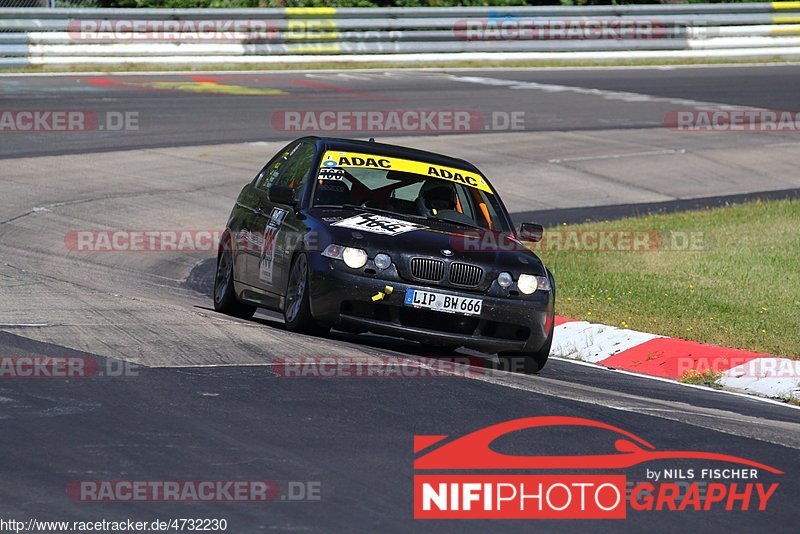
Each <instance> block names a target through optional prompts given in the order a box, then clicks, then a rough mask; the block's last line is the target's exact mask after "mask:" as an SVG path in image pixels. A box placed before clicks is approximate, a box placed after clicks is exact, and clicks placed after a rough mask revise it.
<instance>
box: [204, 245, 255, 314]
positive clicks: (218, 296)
mask: <svg viewBox="0 0 800 534" xmlns="http://www.w3.org/2000/svg"><path fill="white" fill-rule="evenodd" d="M233 283H234V282H233V254H232V253H231V238H230V236H226V237H225V239H224V240H223V242H222V243H220V246H219V250H218V251H217V269H216V271H215V274H214V309H215V310H217V311H218V312H220V313H224V314H226V315H232V316H233V317H238V318H240V319H249V318H251V317H252V316H253V314H254V313H256V306H250V305H249V304H244V303H243V302H239V299H238V298H237V297H236V289H235V288H234V287H233Z"/></svg>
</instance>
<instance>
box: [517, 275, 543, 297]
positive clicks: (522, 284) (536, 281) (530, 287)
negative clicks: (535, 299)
mask: <svg viewBox="0 0 800 534" xmlns="http://www.w3.org/2000/svg"><path fill="white" fill-rule="evenodd" d="M517 287H519V290H520V291H522V292H523V293H525V294H526V295H530V294H531V293H533V292H534V291H536V290H537V289H540V290H542V291H550V279H549V278H547V277H546V276H533V275H531V274H521V275H519V280H517Z"/></svg>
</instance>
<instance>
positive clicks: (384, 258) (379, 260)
mask: <svg viewBox="0 0 800 534" xmlns="http://www.w3.org/2000/svg"><path fill="white" fill-rule="evenodd" d="M391 264H392V257H391V256H389V255H388V254H383V253H381V254H376V255H375V267H377V268H378V269H380V270H384V269H388V268H389V266H390V265H391Z"/></svg>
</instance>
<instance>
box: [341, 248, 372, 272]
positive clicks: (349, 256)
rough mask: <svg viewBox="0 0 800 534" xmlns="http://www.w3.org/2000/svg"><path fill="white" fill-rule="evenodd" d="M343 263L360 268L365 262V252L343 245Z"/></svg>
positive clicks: (353, 267) (352, 267)
mask: <svg viewBox="0 0 800 534" xmlns="http://www.w3.org/2000/svg"><path fill="white" fill-rule="evenodd" d="M342 259H343V260H344V263H345V265H347V266H348V267H350V268H351V269H360V268H362V267H363V266H365V265H366V264H367V253H366V252H364V251H363V250H361V249H360V248H353V247H345V248H344V250H343V251H342Z"/></svg>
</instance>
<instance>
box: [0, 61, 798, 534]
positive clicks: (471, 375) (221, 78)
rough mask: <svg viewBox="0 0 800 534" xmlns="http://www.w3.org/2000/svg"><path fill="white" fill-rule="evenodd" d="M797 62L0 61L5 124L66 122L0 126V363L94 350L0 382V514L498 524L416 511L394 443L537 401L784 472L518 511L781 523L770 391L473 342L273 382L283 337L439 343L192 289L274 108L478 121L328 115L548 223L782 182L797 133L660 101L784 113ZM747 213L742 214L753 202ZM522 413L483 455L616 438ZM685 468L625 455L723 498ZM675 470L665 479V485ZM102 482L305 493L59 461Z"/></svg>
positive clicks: (252, 526)
mask: <svg viewBox="0 0 800 534" xmlns="http://www.w3.org/2000/svg"><path fill="white" fill-rule="evenodd" d="M798 82H800V71H798V68H797V67H796V66H794V65H770V66H737V67H708V68H704V67H693V68H619V69H565V70H557V69H553V70H535V69H522V70H513V69H509V70H475V71H436V70H425V71H414V70H408V71H404V70H396V71H386V72H384V71H347V72H336V71H322V72H320V71H314V72H303V71H296V72H282V73H275V72H270V73H260V72H248V73H224V74H223V73H203V74H196V73H193V74H178V73H172V74H141V73H137V74H129V75H104V74H100V73H94V74H70V75H62V76H48V75H44V76H2V77H0V100H2V103H0V109H2V110H13V111H15V112H16V115H14V117H15V119H14V120H13V121H12V125H16V124H19V123H18V121H17V118H18V117H19V112H36V111H41V112H44V111H47V110H50V111H53V110H62V111H70V110H71V111H76V112H80V113H82V115H77V116H74V117H73V119H74V120H83V121H84V125H87V124H88V125H89V126H91V127H84V128H82V129H74V130H66V131H53V130H52V129H50V130H44V129H39V130H36V129H33V130H32V129H28V130H24V129H19V128H17V129H13V128H9V127H6V128H5V129H4V130H3V131H1V132H0V139H1V140H2V142H0V157H2V158H3V159H2V163H0V187H2V189H1V190H0V191H2V193H3V194H2V195H0V257H2V261H0V281H1V282H2V283H1V284H0V298H1V301H2V303H3V306H2V308H1V309H0V357H2V358H5V359H8V358H16V357H20V356H26V357H32V356H39V357H51V358H58V357H68V358H79V360H76V361H79V362H84V364H85V363H86V362H91V365H90V367H91V369H93V370H94V371H93V372H92V373H91V376H89V377H85V376H72V377H68V378H63V377H61V378H47V379H46V378H38V379H26V378H24V377H21V376H18V377H15V378H8V377H4V378H0V432H2V435H3V437H4V439H3V456H4V457H5V458H6V462H4V468H3V475H4V477H5V480H7V481H9V483H8V484H5V485H4V486H3V488H2V489H0V519H2V518H9V519H10V518H16V519H20V520H28V519H30V518H37V519H53V520H57V519H69V520H75V521H78V520H99V519H108V520H111V519H120V520H121V519H125V518H132V519H140V520H142V521H153V520H155V519H159V518H160V519H165V520H166V519H168V518H176V517H187V516H198V517H203V518H217V519H220V518H224V519H226V520H227V522H228V523H229V525H230V527H229V531H231V532H253V531H257V530H261V529H267V528H271V529H304V530H311V531H325V532H329V531H342V532H344V531H347V532H352V531H374V530H380V531H407V530H411V529H414V530H422V531H426V530H430V531H433V530H436V531H458V532H464V531H476V532H477V531H480V532H484V531H486V530H488V529H491V530H492V531H518V530H522V529H529V528H530V524H529V523H527V522H520V521H503V520H498V521H491V522H490V521H484V520H459V521H447V520H431V521H419V520H416V521H415V519H414V510H415V505H414V493H413V480H414V475H415V470H414V460H415V458H416V457H417V455H415V448H414V444H415V438H414V437H415V436H449V437H450V438H456V437H458V436H463V435H466V434H469V433H470V432H473V431H476V430H479V429H481V428H483V427H488V426H490V425H493V424H498V423H501V422H504V421H509V420H512V419H517V418H530V417H539V416H549V417H575V418H583V419H589V420H594V421H600V422H602V423H605V424H607V425H612V426H614V427H617V428H620V429H623V430H625V431H627V432H630V433H632V434H633V435H635V436H639V437H641V438H643V439H644V440H646V441H647V442H648V443H650V444H652V445H653V446H654V448H655V449H656V450H659V451H705V452H713V453H718V454H726V455H731V456H736V457H741V458H746V459H749V460H752V461H756V462H759V463H761V464H766V465H767V466H772V467H775V468H776V469H777V470H780V471H782V472H783V473H784V474H783V475H777V474H774V473H769V474H768V472H766V471H759V475H760V477H759V480H757V482H759V483H763V484H765V485H766V486H765V487H767V486H769V484H770V483H772V482H775V483H778V484H779V486H778V487H777V490H775V492H774V494H773V495H772V496H771V497H770V498H769V500H768V504H767V506H766V509H765V510H762V511H759V510H757V509H752V510H748V511H746V512H745V511H741V510H738V511H737V510H735V509H734V510H725V506H724V505H722V506H719V507H717V506H715V507H713V508H712V509H710V510H708V511H702V510H701V511H696V512H695V511H685V510H684V511H678V510H675V511H663V512H654V511H648V510H644V509H641V510H640V509H635V508H632V507H630V506H629V507H628V511H627V514H626V518H625V519H619V520H590V519H577V520H540V521H546V522H543V523H541V524H540V523H534V526H539V525H541V527H542V528H545V529H546V530H548V531H569V532H571V531H574V530H576V529H590V530H591V531H605V530H608V531H612V530H614V531H618V530H620V529H622V528H625V529H631V530H641V529H642V528H644V527H645V526H646V527H647V528H649V529H651V530H653V531H658V532H661V531H663V532H667V531H670V532H673V531H675V530H678V529H681V528H690V527H696V526H697V524H698V522H701V524H702V525H703V527H704V528H705V529H707V530H710V531H722V530H728V531H741V530H743V529H747V530H749V531H764V530H773V531H779V532H780V531H785V530H786V528H787V526H788V525H791V524H793V523H796V521H797V518H798V516H797V511H796V506H795V503H796V500H797V496H798V494H800V487H798V480H799V479H798V477H797V473H798V470H800V462H799V461H798V460H797V458H798V456H797V454H796V453H797V449H798V448H800V415H798V414H800V412H798V409H797V408H796V407H794V406H792V405H788V404H784V403H779V402H774V401H768V400H763V399H757V398H753V397H750V396H746V395H738V394H733V393H730V392H726V391H715V390H712V389H710V388H705V387H696V386H691V385H685V384H681V383H677V382H673V381H663V380H654V379H648V378H645V377H641V376H637V375H635V374H632V373H622V372H616V371H614V370H610V369H606V368H603V367H599V366H595V365H590V364H588V363H586V362H584V363H581V362H572V361H566V360H561V359H557V358H552V359H551V361H550V362H549V363H548V365H547V367H545V369H544V370H543V371H542V372H541V373H540V374H538V375H533V376H523V375H517V374H511V373H506V372H503V371H498V370H496V369H494V367H496V359H495V358H494V357H493V356H491V355H484V354H479V353H475V352H473V351H465V350H461V351H459V352H458V353H457V354H456V356H459V357H462V358H468V359H469V361H470V362H471V363H473V364H474V365H472V366H470V368H469V369H470V371H469V372H458V371H457V372H451V373H446V376H444V375H442V376H430V375H426V376H420V374H421V373H417V374H412V373H408V376H404V377H394V378H386V377H380V376H377V377H376V376H361V377H352V376H351V377H346V378H345V377H341V378H336V377H329V378H323V377H320V376H305V377H302V376H295V377H289V376H286V369H287V367H286V366H285V361H286V358H289V357H294V358H297V357H303V358H312V359H313V358H319V357H331V358H369V357H376V358H383V359H384V360H383V361H393V362H403V361H409V360H411V361H418V360H419V359H420V358H426V360H425V362H426V363H425V364H424V365H431V364H430V361H429V360H427V358H431V359H432V360H433V361H435V360H436V359H437V358H441V357H442V356H443V355H441V354H430V353H429V352H427V351H426V350H425V349H423V348H422V347H420V346H419V345H418V344H414V343H409V342H404V341H401V340H396V339H391V338H387V337H383V336H377V335H371V334H363V335H358V336H357V335H353V334H348V333H344V332H336V331H334V332H333V333H331V334H330V335H329V336H327V337H323V338H318V337H313V336H305V335H297V334H290V333H289V332H287V331H286V330H285V329H284V327H283V321H282V318H280V317H279V316H277V315H275V314H272V313H259V314H257V315H256V317H255V318H254V319H253V320H251V321H246V320H240V319H235V318H232V317H229V316H224V315H221V314H219V313H216V312H215V311H213V304H212V301H211V297H210V292H211V284H212V283H213V279H212V277H213V273H214V262H215V256H216V243H215V241H214V235H215V232H219V231H221V230H222V229H224V226H225V222H226V218H227V216H228V214H229V213H230V210H231V207H232V205H233V202H234V200H235V198H236V196H237V194H238V192H239V190H240V189H241V188H242V186H243V185H244V184H245V183H247V182H248V181H249V180H251V179H252V178H253V177H254V176H255V175H256V174H257V173H258V171H259V170H260V169H261V167H262V166H263V165H264V163H266V161H267V160H268V159H269V158H270V157H271V156H272V155H273V154H274V153H275V152H277V151H278V150H279V149H280V148H282V147H283V146H285V145H286V143H287V142H288V141H289V140H291V139H294V138H296V137H300V136H302V135H306V134H309V133H312V132H308V131H300V130H298V129H297V128H295V127H293V126H291V124H292V123H290V122H287V118H286V117H287V113H289V112H294V113H300V114H305V113H309V112H312V113H317V115H314V117H315V118H316V119H319V118H321V115H319V113H323V112H334V114H333V115H331V116H333V117H338V119H336V120H340V119H341V116H342V113H344V114H350V115H352V113H353V112H354V111H359V110H360V111H381V110H384V111H385V110H402V109H405V110H409V109H410V110H426V111H439V112H445V111H447V112H454V111H462V112H467V116H469V117H480V120H479V121H477V120H476V121H475V122H471V120H470V121H468V123H467V124H468V126H469V127H468V128H467V129H462V130H460V131H454V130H452V128H451V129H450V130H448V129H447V128H442V129H439V130H437V131H426V130H421V131H370V132H363V131H359V132H352V131H350V132H348V131H341V128H340V129H339V130H336V131H330V132H327V134H329V135H336V136H344V137H357V138H366V137H369V136H373V137H376V138H377V139H378V140H380V141H381V142H386V143H396V144H400V145H405V146H410V147H416V148H422V149H425V150H429V151H433V152H441V153H444V154H448V155H451V156H455V157H461V158H464V159H467V160H468V161H470V162H472V163H474V164H475V165H476V166H477V167H478V168H480V169H481V170H482V171H483V172H484V173H485V174H486V175H487V177H488V178H489V179H490V180H491V181H492V184H493V185H494V186H495V187H496V189H497V190H498V192H499V194H500V196H501V197H502V199H503V201H504V202H505V204H506V206H507V207H508V209H509V212H511V214H512V216H513V217H514V219H515V222H517V223H519V222H523V221H531V222H537V220H538V222H543V223H545V224H547V225H549V226H553V225H559V224H561V223H562V222H569V223H576V222H580V221H582V220H584V219H594V220H601V221H602V220H604V219H606V218H608V219H619V218H620V217H623V216H628V215H635V214H637V212H643V211H648V210H649V209H650V208H648V206H650V207H651V208H653V207H657V206H660V207H661V209H664V210H666V211H668V210H670V209H673V208H684V207H689V206H691V205H693V204H694V203H696V204H698V205H720V204H724V203H725V202H726V199H737V198H753V197H757V196H759V195H762V196H764V197H766V198H793V197H796V195H797V190H799V189H800V176H798V174H797V172H796V160H797V153H798V148H800V138H798V134H797V132H796V131H793V130H791V129H789V128H788V127H787V128H783V129H779V130H769V131H765V130H763V129H760V130H758V129H757V130H755V131H754V130H733V131H731V130H725V129H717V130H710V131H691V130H685V129H684V130H681V129H679V128H678V127H677V126H676V124H674V123H672V122H670V120H669V118H670V117H673V116H676V117H677V115H675V114H676V113H678V112H680V111H684V112H685V111H691V112H692V113H694V112H696V111H697V110H707V111H724V112H729V111H736V110H739V111H741V110H744V109H748V110H753V109H756V110H792V109H797V96H796V90H795V88H796V87H797V85H798ZM303 116H304V117H305V115H303ZM289 117H290V118H292V120H294V119H293V117H294V118H296V117H297V115H290V116H289ZM87 119H88V122H86V121H87ZM41 120H42V121H47V120H52V119H41ZM65 120H69V116H67V117H66V118H65ZM15 121H16V122H15ZM92 121H94V122H92ZM23 122H25V121H24V120H23ZM48 124H51V123H48ZM300 124H302V121H301V122H300ZM336 124H337V125H338V126H341V123H336ZM317 125H319V122H317ZM512 125H513V126H512ZM101 126H102V128H101ZM42 128H44V127H43V126H42ZM323 133H325V132H323ZM653 209H654V208H653ZM540 217H541V218H540ZM752 224H753V227H754V230H755V231H756V232H757V228H758V221H753V222H752ZM118 230H123V231H126V232H137V231H161V232H168V233H169V232H171V233H172V234H181V233H182V232H187V233H188V235H190V236H191V239H190V240H189V241H187V243H185V244H186V248H183V249H182V250H174V249H172V250H149V251H146V252H141V251H134V250H120V249H117V250H112V251H100V250H96V249H95V250H87V249H81V248H80V247H77V246H76V243H77V241H73V239H72V238H73V237H74V236H75V235H77V234H76V233H75V232H80V231H92V232H105V231H118ZM767 273H768V271H767ZM720 274H722V273H720ZM706 276H715V274H714V273H707V274H706ZM766 276H768V274H767V275H766ZM556 282H557V287H561V284H563V285H564V286H565V287H566V286H568V282H561V281H559V280H558V278H557V279H556ZM775 283H780V281H779V280H776V281H775ZM562 295H563V293H560V292H559V294H558V295H557V300H556V310H557V313H558V302H559V298H562ZM564 296H566V295H564ZM784 311H785V313H787V314H789V313H793V312H794V311H796V310H784ZM568 324H569V323H566V324H565V325H562V326H563V327H567V326H568ZM557 328H561V326H560V327H557ZM556 344H558V337H556ZM667 350H669V349H667ZM444 356H452V355H444ZM387 359H388V360H387ZM7 361H13V360H7ZM412 367H414V368H415V369H416V368H419V364H417V363H415V364H413V365H412ZM462 371H463V370H462ZM525 432H529V431H528V430H525V431H521V433H520V434H519V436H517V438H516V439H512V438H511V437H508V438H503V439H502V440H500V441H498V442H496V446H497V447H498V449H497V450H502V451H503V452H504V453H507V454H513V455H548V454H549V455H556V454H559V451H561V454H570V455H571V454H576V455H578V454H584V455H585V454H601V453H608V454H612V453H617V452H619V451H618V450H617V449H615V445H614V443H615V442H614V441H613V440H612V441H609V438H608V436H607V435H603V434H600V433H593V432H589V431H586V432H584V433H580V432H578V431H577V430H576V429H573V428H565V429H560V430H554V431H553V432H552V433H550V434H547V436H546V438H534V437H531V436H533V434H525ZM530 432H533V431H530ZM526 436H527V437H526ZM450 442H451V441H449V440H448V441H446V442H443V443H445V444H447V443H450ZM431 446H433V445H431ZM643 447H644V446H643ZM645 448H647V447H645ZM648 450H649V449H648ZM710 467H731V466H730V465H727V464H724V465H723V464H721V463H720V464H719V465H717V464H715V463H713V462H711V461H705V460H703V461H701V460H687V459H682V460H669V461H668V460H663V459H662V460H658V461H657V462H654V463H651V464H645V463H642V464H638V465H635V466H632V467H629V468H626V469H625V470H624V475H625V476H626V477H627V482H630V483H635V482H646V481H647V480H649V478H648V477H649V475H650V474H652V472H656V471H658V472H659V473H660V474H661V475H663V476H665V477H666V478H668V479H669V480H670V482H673V483H677V482H698V483H702V484H722V485H724V486H725V488H726V489H725V491H728V489H729V488H730V484H731V483H734V482H737V481H736V480H731V479H725V478H722V477H721V476H713V474H711V475H708V476H702V472H701V469H702V468H710ZM689 468H694V469H696V473H695V474H694V475H695V476H694V478H691V479H690V478H688V471H687V470H688V469H689ZM679 469H683V470H684V472H683V474H684V475H685V478H682V479H678V478H677V470H679ZM669 470H673V471H676V472H675V473H667V474H666V475H665V474H664V473H665V471H669ZM562 471H565V472H566V471H569V470H562ZM607 472H608V471H607V470H606V471H603V470H600V473H601V474H602V473H607ZM616 472H617V473H619V472H620V471H616ZM560 473H561V471H559V472H557V473H549V474H560ZM417 474H418V473H417ZM115 480H116V481H120V480H123V481H162V482H165V481H167V482H168V481H187V480H188V481H220V480H234V481H265V480H266V481H274V482H275V484H276V485H277V486H278V487H279V488H280V495H283V496H288V495H291V491H294V492H295V493H294V495H295V497H297V495H299V494H300V490H298V489H297V488H303V496H302V498H301V497H297V498H296V499H292V498H288V499H280V498H278V499H277V501H278V502H247V503H244V502H201V503H198V502H183V501H180V500H177V501H169V502H152V500H153V499H149V501H150V502H136V500H131V501H127V502H123V501H115V502H111V501H106V502H88V501H91V500H92V499H91V498H90V497H91V495H90V494H80V495H83V496H84V497H85V498H81V497H80V495H79V496H78V498H75V494H74V493H70V492H69V491H68V488H71V487H78V488H80V487H81V486H80V483H81V482H82V481H83V482H86V481H95V482H96V481H115ZM662 481H663V479H662ZM738 482H739V483H744V482H746V481H743V480H738ZM751 482H752V481H751ZM75 483H77V484H78V485H77V486H74V485H73V486H71V484H75ZM92 487H95V486H92ZM290 487H291V488H294V489H292V490H290V489H289V488H290ZM315 488H321V493H320V498H316V495H317V494H316V493H315V492H316V489H315ZM703 488H704V491H705V488H707V486H703ZM714 488H716V486H714ZM740 489H741V487H740ZM762 489H763V488H762ZM711 491H712V492H713V491H716V489H712V490H711ZM720 491H721V490H720ZM752 491H753V495H756V494H757V493H756V491H757V490H756V489H753V490H752ZM86 495H89V497H86ZM704 495H705V493H704ZM754 499H755V497H754ZM145 500H146V499H145ZM156 500H157V499H156ZM287 500H288V501H291V500H296V501H297V502H284V501H287ZM753 503H754V507H755V508H757V507H758V506H757V501H755V500H754V501H753Z"/></svg>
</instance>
